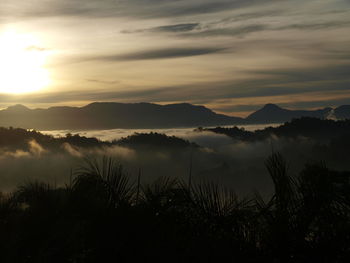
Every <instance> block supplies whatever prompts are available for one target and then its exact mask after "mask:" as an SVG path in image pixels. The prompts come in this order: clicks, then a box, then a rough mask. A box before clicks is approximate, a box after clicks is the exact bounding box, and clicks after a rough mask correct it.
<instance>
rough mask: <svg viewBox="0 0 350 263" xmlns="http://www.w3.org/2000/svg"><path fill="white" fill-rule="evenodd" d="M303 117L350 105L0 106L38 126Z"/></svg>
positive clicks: (11, 122) (340, 114)
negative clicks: (247, 109)
mask: <svg viewBox="0 0 350 263" xmlns="http://www.w3.org/2000/svg"><path fill="white" fill-rule="evenodd" d="M300 117H316V118H320V119H324V118H335V119H350V105H344V106H340V107H338V108H335V109H333V108H324V109H319V110H288V109H284V108H281V107H279V106H277V105H274V104H266V105H265V106H264V107H263V108H261V109H259V110H258V111H256V112H254V113H252V114H250V115H249V116H248V117H247V118H239V117H232V116H227V115H223V114H218V113H215V112H214V111H212V110H210V109H208V108H206V107H204V106H197V105H192V104H188V103H181V104H169V105H158V104H153V103H115V102H94V103H91V104H88V105H86V106H84V107H63V106H62V107H51V108H48V109H29V108H27V107H25V106H23V105H15V106H10V107H8V108H6V109H3V110H0V126H3V127H10V126H12V127H21V128H27V129H37V130H61V129H72V130H74V129H76V130H79V129H116V128H128V129H130V128H134V129H140V128H176V127H198V126H223V125H237V124H258V123H260V124H263V123H281V122H286V121H290V120H291V119H293V118H300Z"/></svg>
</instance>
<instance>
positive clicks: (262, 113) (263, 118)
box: [247, 104, 332, 123]
mask: <svg viewBox="0 0 350 263" xmlns="http://www.w3.org/2000/svg"><path fill="white" fill-rule="evenodd" d="M331 111H332V108H324V109H320V110H314V111H312V110H287V109H283V108H281V107H279V106H277V105H275V104H266V105H265V106H264V107H263V108H262V109H260V110H258V111H256V112H254V113H252V114H250V115H249V116H248V117H247V120H248V121H249V122H250V123H280V122H286V121H290V120H292V119H295V118H301V117H315V118H320V119H324V118H325V117H326V116H327V115H328V114H329V113H330V112H331Z"/></svg>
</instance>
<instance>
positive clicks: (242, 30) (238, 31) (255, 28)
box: [182, 24, 269, 37]
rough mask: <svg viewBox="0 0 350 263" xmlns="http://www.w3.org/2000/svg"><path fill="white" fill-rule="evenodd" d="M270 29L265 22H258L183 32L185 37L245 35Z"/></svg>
mask: <svg viewBox="0 0 350 263" xmlns="http://www.w3.org/2000/svg"><path fill="white" fill-rule="evenodd" d="M265 30H269V27H268V26H267V25H263V24H256V25H247V26H240V27H234V28H215V29H208V30H204V31H199V32H193V33H192V32H191V33H185V34H182V36H184V37H215V36H231V37H233V36H244V35H247V34H250V33H255V32H260V31H265Z"/></svg>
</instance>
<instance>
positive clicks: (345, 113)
mask: <svg viewBox="0 0 350 263" xmlns="http://www.w3.org/2000/svg"><path fill="white" fill-rule="evenodd" d="M334 116H335V117H336V118H338V119H350V105H343V106H340V107H338V108H336V109H335V110H334Z"/></svg>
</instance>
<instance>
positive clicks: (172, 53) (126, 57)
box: [75, 47, 225, 62]
mask: <svg viewBox="0 0 350 263" xmlns="http://www.w3.org/2000/svg"><path fill="white" fill-rule="evenodd" d="M224 50H225V48H213V47H204V48H200V47H198V48H197V47H188V48H164V49H154V50H146V51H139V52H133V53H127V54H118V55H113V54H111V55H101V56H94V57H85V58H81V59H78V60H76V61H75V62H84V61H105V62H115V61H133V60H154V59H173V58H184V57H194V56H202V55H209V54H215V53H220V52H223V51H224Z"/></svg>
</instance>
